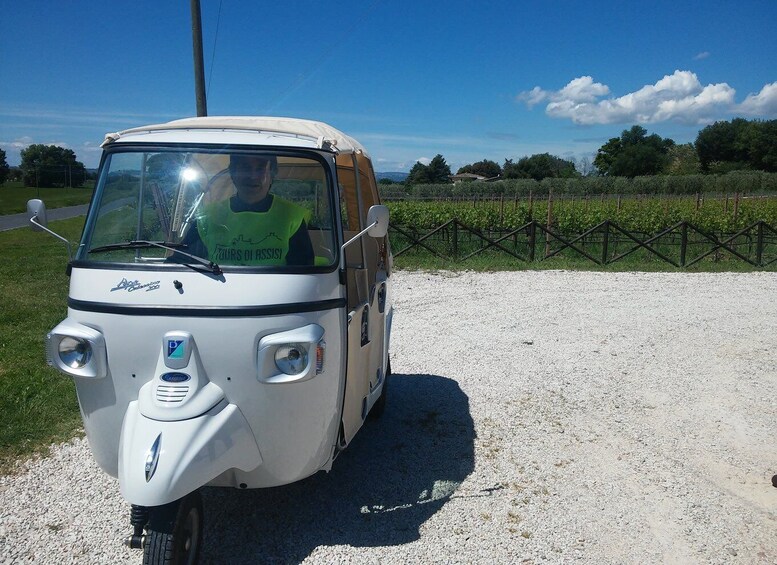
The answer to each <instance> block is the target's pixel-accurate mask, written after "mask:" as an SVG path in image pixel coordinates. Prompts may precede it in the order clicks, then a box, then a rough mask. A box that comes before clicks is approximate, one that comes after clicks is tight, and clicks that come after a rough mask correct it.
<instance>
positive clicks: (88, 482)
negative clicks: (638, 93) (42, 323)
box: [0, 272, 777, 564]
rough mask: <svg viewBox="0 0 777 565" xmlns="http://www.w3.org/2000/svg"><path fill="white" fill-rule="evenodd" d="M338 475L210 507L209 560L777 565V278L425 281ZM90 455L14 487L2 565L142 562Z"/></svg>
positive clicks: (0, 520)
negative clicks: (127, 541) (374, 408)
mask: <svg viewBox="0 0 777 565" xmlns="http://www.w3.org/2000/svg"><path fill="white" fill-rule="evenodd" d="M394 291H395V306H396V316H395V324H394V332H393V336H392V338H393V342H392V367H393V369H394V373H395V374H394V376H393V379H392V381H391V382H390V385H391V386H390V397H389V404H388V407H387V410H386V413H385V415H384V417H383V418H382V419H381V420H379V421H377V422H370V423H368V424H367V425H366V426H365V428H364V429H363V430H362V431H361V432H360V434H359V436H358V437H357V438H356V439H355V440H354V442H353V443H352V445H351V447H350V448H349V449H348V450H347V451H346V452H345V453H344V454H343V455H342V456H341V457H340V458H339V459H338V460H337V461H336V462H335V464H334V468H333V470H332V472H331V473H329V474H323V473H320V474H318V475H316V476H314V477H311V478H310V479H308V480H306V481H302V482H300V483H297V484H295V485H289V486H287V487H282V488H277V489H269V490H262V491H243V492H238V491H233V490H223V489H206V490H205V492H204V500H205V512H206V532H205V535H206V538H207V539H206V545H205V547H204V548H203V549H204V553H203V556H202V557H203V561H204V562H208V563H211V562H213V563H216V562H225V563H226V562H229V563H258V562H305V563H332V562H339V563H378V562H381V563H405V562H412V563H473V562H477V563H492V562H496V563H520V562H526V563H541V562H556V563H560V562H564V563H568V562H571V561H576V560H580V561H581V562H592V563H637V562H639V563H657V562H665V563H770V564H771V563H777V488H774V487H773V486H772V485H771V477H772V475H774V474H775V473H777V441H776V440H775V437H777V400H776V398H777V397H775V394H774V390H775V389H776V388H777V349H775V343H774V342H775V339H774V338H775V335H777V299H775V297H776V296H777V276H775V275H774V274H773V273H750V274H667V273H662V274H645V273H573V272H517V273H491V274H473V273H441V274H426V273H408V272H399V273H397V274H396V276H395V279H394ZM128 531H129V525H128V505H127V504H126V503H125V502H124V501H123V500H122V499H121V497H120V496H119V494H118V484H117V482H116V481H115V480H114V479H112V478H110V477H107V476H105V475H104V474H103V473H102V472H101V471H99V469H98V468H97V466H96V464H95V463H94V462H93V461H92V459H91V456H90V455H89V452H88V448H87V446H86V445H85V442H84V440H75V441H73V442H71V443H68V444H66V445H62V446H57V447H56V448H54V449H53V452H52V455H51V456H50V457H49V458H46V459H43V460H39V461H33V462H29V463H27V464H25V465H24V468H23V469H22V470H21V471H20V473H18V474H16V475H15V476H6V477H2V478H0V560H3V561H10V562H24V561H36V562H47V563H51V562H62V563H71V562H78V563H81V562H84V563H85V562H89V563H119V562H134V563H139V562H140V560H141V556H140V553H139V552H131V551H130V550H126V549H124V548H123V546H122V545H121V540H122V539H123V537H124V536H125V535H126V534H127V533H128Z"/></svg>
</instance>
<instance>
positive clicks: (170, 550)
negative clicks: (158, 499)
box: [143, 491, 202, 565]
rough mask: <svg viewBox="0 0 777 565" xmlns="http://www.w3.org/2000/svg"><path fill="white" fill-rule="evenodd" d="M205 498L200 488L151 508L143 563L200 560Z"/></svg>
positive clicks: (168, 564)
mask: <svg viewBox="0 0 777 565" xmlns="http://www.w3.org/2000/svg"><path fill="white" fill-rule="evenodd" d="M201 542H202V497H201V496H200V493H199V492H198V491H194V492H192V493H190V494H187V495H186V496H184V497H183V498H182V499H180V500H176V501H175V502H171V503H170V504H166V505H164V506H154V507H152V508H149V520H148V527H147V529H146V541H145V543H144V545H143V565H182V564H184V563H185V564H193V563H197V559H198V558H199V553H200V546H201V545H202V543H201Z"/></svg>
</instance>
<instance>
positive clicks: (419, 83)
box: [0, 0, 777, 172]
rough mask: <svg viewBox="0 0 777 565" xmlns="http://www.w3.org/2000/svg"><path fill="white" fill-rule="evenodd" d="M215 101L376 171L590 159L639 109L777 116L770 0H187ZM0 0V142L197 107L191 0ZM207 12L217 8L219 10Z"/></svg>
mask: <svg viewBox="0 0 777 565" xmlns="http://www.w3.org/2000/svg"><path fill="white" fill-rule="evenodd" d="M201 2H202V19H203V43H204V58H205V76H206V81H207V83H208V113H209V114H210V115H278V116H291V117H301V118H310V119H316V120H321V121H324V122H327V123H329V124H331V125H333V126H335V127H337V128H339V129H341V130H343V131H344V132H346V133H348V134H349V135H352V136H353V137H355V138H356V139H358V140H359V141H361V142H362V143H363V144H364V145H365V146H366V147H367V149H368V151H369V152H370V154H371V155H372V157H373V159H374V161H375V168H376V170H378V171H407V170H409V168H410V167H411V166H412V165H413V164H414V163H415V162H416V161H417V160H421V161H422V162H426V161H425V160H428V159H430V158H431V157H434V155H436V154H437V153H441V154H442V155H443V156H444V157H445V158H446V160H447V162H448V163H449V164H450V165H451V168H452V169H453V170H454V172H455V170H456V169H457V168H458V167H460V166H462V165H464V164H467V163H471V162H474V161H479V160H482V159H492V160H494V161H497V162H499V163H500V164H501V163H502V162H503V161H504V159H519V158H520V157H522V156H525V155H531V154H534V153H545V152H549V153H552V154H555V155H559V156H562V157H565V158H569V157H575V158H577V159H582V158H583V157H588V158H589V159H592V158H593V155H594V154H595V153H596V150H597V149H598V148H599V147H600V146H601V145H602V144H603V143H604V142H606V141H607V139H609V138H610V137H615V136H618V135H619V134H620V132H621V131H622V130H623V129H627V128H629V127H630V126H631V125H633V124H636V123H639V124H641V125H643V126H644V127H646V128H647V129H648V131H649V132H651V133H653V132H655V133H658V134H660V135H662V136H664V137H671V138H672V139H674V140H675V141H677V142H678V143H685V142H690V141H693V140H694V139H695V137H696V134H697V133H698V131H699V129H701V128H702V127H703V126H704V125H705V124H707V123H711V122H714V121H715V120H727V119H731V118H732V117H735V116H743V117H747V118H762V119H773V118H777V34H776V33H775V32H774V25H775V22H777V2H775V1H774V0H768V1H747V0H741V1H738V2H725V1H718V2H710V1H709V0H707V1H703V2H686V1H682V0H675V1H671V2H664V1H655V2H614V1H612V0H610V1H608V2H596V1H593V2H573V1H568V2H562V1H553V0H549V1H544V2H519V1H512V2H509V1H492V2H489V1H486V0H481V1H479V2H475V1H467V0H449V1H447V2H445V3H443V2H429V1H425V0H413V1H410V0H394V1H392V2H389V1H387V0H372V1H371V0H362V1H358V2H357V1H350V0H340V1H339V2H336V3H331V2H320V1H316V2H312V1H298V2H294V1H288V2H249V1H239V0H201ZM11 4H12V3H11V2H10V1H8V0H0V8H2V10H1V13H2V14H3V18H2V20H0V149H3V150H5V152H6V154H7V159H8V162H9V164H12V165H15V164H18V163H19V150H20V149H22V148H23V147H25V146H26V145H29V144H30V143H47V144H48V143H51V144H57V145H62V146H66V147H69V148H71V149H73V150H74V151H75V152H76V155H77V156H78V159H79V160H81V161H82V162H84V163H85V164H86V165H87V166H88V167H94V166H96V165H97V163H98V162H99V155H100V152H99V144H100V142H101V141H102V139H103V136H104V134H105V133H106V132H110V131H117V130H121V129H126V128H129V127H133V126H138V125H144V124H149V123H159V122H163V121H167V120H170V119H176V118H181V117H186V116H191V115H195V113H196V106H195V98H194V86H193V85H194V79H193V70H192V51H191V19H190V12H189V2H186V1H185V0H178V1H177V2H169V1H168V2H165V1H160V0H154V1H150V0H134V1H133V2H104V1H103V2H93V1H87V0H84V1H80V2H51V1H39V0H27V1H25V2H13V6H12V5H11ZM217 22H218V26H217Z"/></svg>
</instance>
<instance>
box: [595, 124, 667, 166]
mask: <svg viewBox="0 0 777 565" xmlns="http://www.w3.org/2000/svg"><path fill="white" fill-rule="evenodd" d="M674 145H675V143H674V141H673V140H672V139H669V138H666V139H663V138H662V137H661V136H660V135H657V134H655V133H654V134H652V135H647V130H646V129H645V128H643V127H642V126H638V125H635V126H632V127H631V129H628V130H623V133H621V136H620V137H613V138H611V139H610V140H609V141H607V143H605V144H604V145H602V146H601V147H600V148H599V151H597V153H596V158H595V159H594V165H595V166H596V168H597V169H599V174H600V175H606V176H622V177H636V176H641V175H656V174H659V173H661V172H663V171H664V170H665V169H666V167H667V166H668V165H669V161H670V158H669V150H670V149H671V148H672V147H674Z"/></svg>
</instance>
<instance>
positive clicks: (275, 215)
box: [197, 196, 311, 265]
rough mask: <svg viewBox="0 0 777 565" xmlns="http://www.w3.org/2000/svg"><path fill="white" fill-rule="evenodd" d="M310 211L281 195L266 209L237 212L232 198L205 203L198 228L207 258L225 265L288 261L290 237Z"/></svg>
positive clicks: (306, 219)
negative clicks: (262, 210) (233, 208)
mask: <svg viewBox="0 0 777 565" xmlns="http://www.w3.org/2000/svg"><path fill="white" fill-rule="evenodd" d="M310 215H311V214H310V211H308V210H306V209H305V208H302V207H301V206H298V205H297V204H294V203H293V202H289V201H288V200H285V199H283V198H280V197H278V196H273V199H272V204H271V205H270V208H269V209H268V210H267V211H266V212H255V211H242V212H234V211H233V210H232V209H231V207H230V202H229V200H222V201H220V202H215V203H213V204H210V205H208V206H206V207H205V210H204V214H203V215H202V216H201V217H199V218H198V219H197V231H198V232H199V235H200V238H201V239H202V242H203V243H204V244H205V247H207V249H208V259H210V260H211V261H213V262H214V263H219V264H225V265H285V264H286V255H287V254H288V252H289V240H290V239H291V237H292V236H293V235H294V234H295V233H297V230H299V229H300V227H301V226H302V224H303V222H305V223H307V222H308V220H309V219H310Z"/></svg>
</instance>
